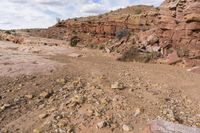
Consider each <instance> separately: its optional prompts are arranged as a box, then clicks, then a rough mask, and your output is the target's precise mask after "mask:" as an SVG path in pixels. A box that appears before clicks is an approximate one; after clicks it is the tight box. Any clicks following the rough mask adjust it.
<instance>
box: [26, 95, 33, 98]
mask: <svg viewBox="0 0 200 133" xmlns="http://www.w3.org/2000/svg"><path fill="white" fill-rule="evenodd" d="M25 97H26V98H28V99H33V95H25Z"/></svg>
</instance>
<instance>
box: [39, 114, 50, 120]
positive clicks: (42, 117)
mask: <svg viewBox="0 0 200 133" xmlns="http://www.w3.org/2000/svg"><path fill="white" fill-rule="evenodd" d="M48 116H49V114H47V113H45V114H40V115H39V118H40V119H44V118H47V117H48Z"/></svg>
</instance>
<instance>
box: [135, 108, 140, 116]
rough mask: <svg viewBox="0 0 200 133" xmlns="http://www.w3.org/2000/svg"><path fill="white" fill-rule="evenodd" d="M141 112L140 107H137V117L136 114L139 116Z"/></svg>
mask: <svg viewBox="0 0 200 133" xmlns="http://www.w3.org/2000/svg"><path fill="white" fill-rule="evenodd" d="M140 114H141V109H140V108H136V110H135V114H134V116H135V117H136V116H138V115H140Z"/></svg>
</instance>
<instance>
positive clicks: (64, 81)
mask: <svg viewBox="0 0 200 133" xmlns="http://www.w3.org/2000/svg"><path fill="white" fill-rule="evenodd" d="M56 82H57V83H60V84H65V83H66V82H67V81H66V80H65V79H57V80H56Z"/></svg>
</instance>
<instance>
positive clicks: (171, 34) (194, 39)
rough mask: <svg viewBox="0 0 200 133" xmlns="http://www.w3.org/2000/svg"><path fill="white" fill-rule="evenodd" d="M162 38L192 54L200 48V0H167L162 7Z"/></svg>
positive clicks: (196, 52) (160, 26)
mask: <svg viewBox="0 0 200 133" xmlns="http://www.w3.org/2000/svg"><path fill="white" fill-rule="evenodd" d="M159 28H160V29H161V30H162V35H161V37H160V38H161V39H162V40H163V41H171V43H172V45H173V46H174V47H175V48H177V49H186V50H189V51H190V54H191V55H190V56H192V54H194V55H195V54H198V53H199V50H200V1H199V0H166V1H165V2H164V3H163V4H162V5H161V7H160V16H159Z"/></svg>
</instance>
